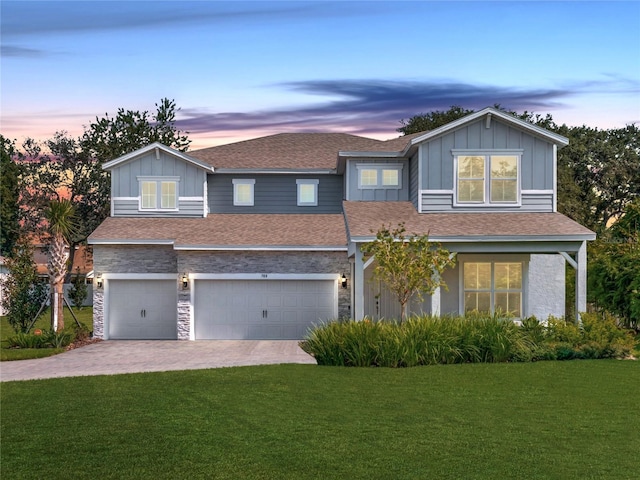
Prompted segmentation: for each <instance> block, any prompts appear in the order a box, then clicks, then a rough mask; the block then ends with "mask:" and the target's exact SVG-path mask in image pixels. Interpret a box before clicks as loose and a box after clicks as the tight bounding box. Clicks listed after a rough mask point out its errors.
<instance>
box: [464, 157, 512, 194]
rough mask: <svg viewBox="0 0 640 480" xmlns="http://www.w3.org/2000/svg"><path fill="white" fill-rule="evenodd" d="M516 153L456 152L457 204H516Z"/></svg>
mask: <svg viewBox="0 0 640 480" xmlns="http://www.w3.org/2000/svg"><path fill="white" fill-rule="evenodd" d="M519 159H520V157H519V155H512V154H509V155H506V154H505V155H502V154H500V155H493V154H491V155H457V156H456V163H457V170H456V178H457V180H456V181H457V193H456V203H457V204H476V205H487V204H510V203H514V204H516V203H518V201H519V195H518V179H519V168H518V165H519Z"/></svg>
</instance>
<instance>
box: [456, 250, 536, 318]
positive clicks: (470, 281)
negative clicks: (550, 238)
mask: <svg viewBox="0 0 640 480" xmlns="http://www.w3.org/2000/svg"><path fill="white" fill-rule="evenodd" d="M462 268H463V280H462V284H463V290H464V294H463V295H464V298H463V302H464V305H463V307H464V312H465V313H468V312H472V311H474V310H477V311H479V312H489V313H494V312H497V311H501V312H505V313H507V312H508V313H509V314H511V315H513V316H514V317H521V316H522V271H523V263H522V262H464V263H463V267H462Z"/></svg>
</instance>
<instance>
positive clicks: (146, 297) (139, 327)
mask: <svg viewBox="0 0 640 480" xmlns="http://www.w3.org/2000/svg"><path fill="white" fill-rule="evenodd" d="M108 301H109V305H108V328H109V338H112V339H114V340H117V339H121V340H134V339H135V340H143V339H149V340H157V339H166V340H174V339H176V338H177V307H176V305H177V291H176V283H175V281H173V280H110V281H109V300H108Z"/></svg>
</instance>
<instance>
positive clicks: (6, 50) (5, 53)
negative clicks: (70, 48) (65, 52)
mask: <svg viewBox="0 0 640 480" xmlns="http://www.w3.org/2000/svg"><path fill="white" fill-rule="evenodd" d="M48 55H50V54H49V53H47V52H45V51H44V50H38V49H35V48H26V47H19V46H17V45H2V47H0V56H2V57H6V58H9V57H20V58H41V57H45V56H48Z"/></svg>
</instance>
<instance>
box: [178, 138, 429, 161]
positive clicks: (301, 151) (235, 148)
mask: <svg viewBox="0 0 640 480" xmlns="http://www.w3.org/2000/svg"><path fill="white" fill-rule="evenodd" d="M417 135H418V134H414V135H408V136H405V137H399V138H394V139H392V140H387V141H382V140H375V139H373V138H366V137H359V136H356V135H349V134H347V133H279V134H276V135H269V136H267V137H261V138H255V139H252V140H246V141H243V142H237V143H231V144H228V145H219V146H216V147H210V148H205V149H202V150H194V151H192V152H189V155H190V156H191V157H193V158H196V159H198V160H201V161H203V162H205V163H207V164H209V165H211V166H212V167H214V168H238V169H333V168H336V163H337V159H338V152H341V151H349V152H352V151H364V152H396V151H401V150H403V149H404V147H405V146H406V145H407V143H408V142H409V141H410V140H411V139H412V138H414V137H415V136H417Z"/></svg>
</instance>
